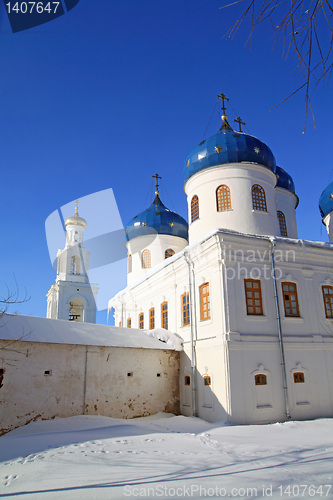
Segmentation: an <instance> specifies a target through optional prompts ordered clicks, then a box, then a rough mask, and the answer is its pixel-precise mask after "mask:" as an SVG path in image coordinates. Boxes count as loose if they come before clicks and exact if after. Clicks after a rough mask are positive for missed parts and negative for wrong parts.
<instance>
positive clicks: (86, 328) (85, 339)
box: [0, 314, 183, 351]
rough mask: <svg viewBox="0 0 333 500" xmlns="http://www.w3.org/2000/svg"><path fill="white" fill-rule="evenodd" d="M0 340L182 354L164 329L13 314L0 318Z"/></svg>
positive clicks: (176, 340)
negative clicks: (161, 350)
mask: <svg viewBox="0 0 333 500" xmlns="http://www.w3.org/2000/svg"><path fill="white" fill-rule="evenodd" d="M0 339H2V340H21V341H25V342H45V343H52V344H71V345H97V346H110V347H135V348H144V349H172V350H176V351H181V350H182V342H183V341H182V338H181V337H179V336H178V335H176V334H174V333H172V332H169V331H168V330H164V329H163V328H157V329H155V330H138V329H135V328H119V327H116V326H108V325H95V324H92V323H78V322H74V321H65V320H60V319H48V318H37V317H34V316H20V315H12V314H4V315H3V316H2V317H1V318H0Z"/></svg>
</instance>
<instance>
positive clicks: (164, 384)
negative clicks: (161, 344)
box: [0, 340, 179, 434]
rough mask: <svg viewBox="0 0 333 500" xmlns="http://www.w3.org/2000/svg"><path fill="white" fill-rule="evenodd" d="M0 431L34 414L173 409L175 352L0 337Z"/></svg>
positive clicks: (126, 414) (119, 414)
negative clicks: (1, 372) (0, 376)
mask: <svg viewBox="0 0 333 500" xmlns="http://www.w3.org/2000/svg"><path fill="white" fill-rule="evenodd" d="M0 349H2V354H3V356H2V357H3V358H4V360H3V361H2V360H1V361H0V368H3V369H4V370H5V373H4V378H3V385H2V387H1V388H0V434H3V433H5V432H7V431H9V430H11V429H14V428H16V427H19V426H21V425H24V424H27V423H28V422H30V421H32V420H35V419H37V418H44V419H50V418H54V417H56V416H57V417H70V416H74V415H82V414H86V415H105V416H109V417H114V418H134V417H141V416H146V415H152V414H154V413H157V412H159V411H165V412H172V413H175V414H178V413H179V390H178V387H179V385H178V377H179V375H178V372H179V352H175V351H171V350H162V349H137V348H128V347H127V348H123V347H104V346H102V347H99V346H79V345H75V346H74V345H66V344H47V343H41V342H22V341H16V342H14V343H9V341H4V340H0Z"/></svg>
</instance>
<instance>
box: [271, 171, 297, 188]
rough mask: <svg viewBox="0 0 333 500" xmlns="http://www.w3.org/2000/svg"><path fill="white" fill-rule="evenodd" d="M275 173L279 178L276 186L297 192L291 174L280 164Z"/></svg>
mask: <svg viewBox="0 0 333 500" xmlns="http://www.w3.org/2000/svg"><path fill="white" fill-rule="evenodd" d="M275 174H276V178H277V183H276V187H280V188H283V189H287V190H288V191H291V192H292V193H294V194H295V184H294V181H293V178H292V177H291V175H289V174H288V173H287V172H286V171H285V170H283V168H281V167H278V166H276V170H275Z"/></svg>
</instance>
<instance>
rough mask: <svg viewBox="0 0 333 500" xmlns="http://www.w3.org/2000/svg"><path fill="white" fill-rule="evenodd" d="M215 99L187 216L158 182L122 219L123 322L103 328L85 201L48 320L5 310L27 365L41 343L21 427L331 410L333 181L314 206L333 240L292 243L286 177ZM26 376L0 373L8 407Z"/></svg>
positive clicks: (6, 329) (69, 226) (114, 305)
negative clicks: (61, 420)
mask: <svg viewBox="0 0 333 500" xmlns="http://www.w3.org/2000/svg"><path fill="white" fill-rule="evenodd" d="M218 97H220V98H221V99H222V110H223V114H222V124H221V127H220V129H219V130H218V132H217V133H216V134H215V135H213V136H212V137H209V138H208V139H206V140H203V141H202V142H200V144H198V145H197V146H196V147H195V148H194V149H193V150H192V151H191V152H190V153H189V155H188V156H187V158H186V160H185V163H184V191H185V194H186V196H187V204H188V221H189V222H188V223H187V222H186V221H185V220H184V219H183V218H182V217H181V216H180V215H178V214H177V213H175V212H173V211H171V210H169V209H168V208H166V207H165V206H164V204H163V203H162V201H161V199H160V194H159V179H160V177H159V176H158V175H157V174H156V175H155V176H153V177H155V179H156V191H155V198H154V200H153V202H152V204H151V206H150V207H148V208H147V209H146V210H144V211H143V212H141V213H139V214H138V215H136V216H135V217H134V218H133V219H132V220H131V221H130V222H129V223H128V224H127V225H126V228H125V232H126V239H127V243H126V247H127V252H128V269H127V286H126V288H125V289H124V290H121V291H119V292H118V293H117V294H116V295H115V296H114V297H112V298H110V300H109V311H113V312H114V319H115V327H110V326H104V325H95V324H94V323H95V321H96V305H95V300H96V296H97V292H98V286H97V284H91V283H90V282H89V252H87V250H86V249H85V248H84V230H85V228H86V226H87V222H86V220H85V219H83V218H82V217H80V215H79V213H78V205H76V209H75V213H74V215H73V216H72V217H69V218H68V219H66V221H65V227H66V244H65V248H64V249H62V250H59V251H58V255H57V257H58V268H57V278H56V282H55V284H53V285H52V286H51V288H50V290H49V292H48V295H47V297H48V306H47V318H49V319H42V318H33V319H29V320H28V319H27V318H26V319H24V317H18V318H9V317H8V318H7V320H6V324H5V325H3V328H0V336H1V339H2V341H3V342H6V341H8V340H10V339H13V338H14V333H13V332H17V331H18V326H17V325H18V324H19V326H20V328H21V329H22V331H23V329H24V325H26V326H25V328H26V329H28V330H29V329H30V331H31V332H32V335H31V337H30V339H25V338H22V339H21V341H22V342H21V343H22V344H24V346H23V347H22V352H30V356H31V355H32V354H31V352H32V349H31V348H28V347H27V346H26V344H29V342H30V343H31V344H34V349H35V352H36V363H35V365H32V364H31V361H29V363H28V361H27V363H28V364H26V365H24V366H25V369H26V370H31V369H32V368H31V367H32V366H34V368H33V369H34V372H33V376H32V377H31V378H30V380H29V381H28V384H29V386H28V387H29V390H30V391H31V390H32V389H31V387H33V388H34V391H35V396H36V397H35V401H37V400H38V402H39V407H38V408H39V409H38V410H37V409H36V408H37V406H38V405H37V406H36V407H34V408H32V405H31V401H30V400H31V398H30V399H29V398H28V399H29V401H28V400H25V401H24V404H23V407H24V405H25V407H26V413H25V416H24V418H23V417H22V419H21V420H20V423H22V422H23V423H25V422H26V421H28V420H27V419H28V416H31V415H36V416H38V415H39V416H42V418H52V416H55V415H58V416H70V415H75V414H102V415H108V416H113V417H117V418H118V417H120V418H121V417H122V418H132V417H135V416H144V415H148V414H152V413H153V412H156V411H171V412H173V413H180V414H183V415H186V416H192V415H194V416H198V417H200V418H203V419H205V420H208V421H210V422H214V421H223V422H227V423H235V424H248V423H268V422H274V421H284V420H287V419H290V418H291V419H301V420H303V419H311V418H316V417H333V246H332V244H333V215H332V214H333V183H332V184H330V185H329V186H328V187H327V188H326V189H325V191H324V192H323V193H322V195H321V197H320V211H321V215H322V217H323V223H324V224H325V225H326V227H327V231H328V235H329V240H330V243H323V242H314V241H307V240H300V239H298V235H297V222H296V207H297V205H298V197H297V195H296V193H295V186H294V182H293V179H292V177H291V176H290V175H289V174H288V173H287V172H286V171H285V170H284V169H283V168H281V167H279V166H277V164H276V161H275V158H274V155H273V153H272V151H271V150H270V148H269V147H268V146H267V145H266V144H265V143H263V142H262V141H261V140H259V139H257V138H256V137H253V136H251V135H248V134H245V133H244V132H242V131H241V125H242V122H241V119H240V118H238V119H237V120H235V121H236V122H237V123H238V128H239V130H237V131H236V130H234V129H233V128H232V127H231V126H230V124H229V122H228V118H227V116H226V107H225V101H227V98H226V97H225V96H224V94H221V96H218ZM88 222H89V221H88ZM20 321H21V323H19V322H20ZM12 325H13V326H12ZM14 327H15V328H16V330H15V328H14ZM41 331H45V334H44V336H43V334H41V333H38V332H41ZM147 336H148V338H149V339H150V340H149V341H148V340H147ZM1 339H0V343H1ZM46 344H47V345H48V347H47V346H46ZM65 344H66V345H67V347H66V346H65ZM52 346H53V347H52ZM29 347H30V346H29ZM52 349H53V350H52ZM51 351H52V352H51ZM110 356H111V358H110ZM27 358H28V355H27ZM110 359H113V361H112V362H111V363H110ZM45 360H46V361H45ZM59 360H60V361H59ZM41 363H42V366H43V368H41ZM43 363H44V364H43ZM5 370H6V373H5ZM10 370H11V371H10ZM15 370H16V371H15ZM43 370H44V371H43ZM19 371H20V365H16V366H15V367H14V368H9V367H8V368H6V369H5V368H3V369H2V372H0V375H2V376H3V377H4V378H3V380H4V383H3V387H2V388H1V390H0V405H1V403H2V399H1V398H2V396H3V395H4V394H6V393H5V392H4V391H6V390H7V389H6V381H10V377H13V378H15V377H16V379H15V380H16V383H15V384H16V385H15V384H14V385H13V387H12V390H10V386H8V387H9V389H8V392H7V398H9V400H10V399H11V398H12V399H13V396H12V394H14V393H15V390H16V391H17V390H20V389H18V388H21V386H22V377H21V378H20V377H19V375H18V374H19ZM11 373H12V374H13V375H11ZM50 374H51V376H52V377H54V378H52V379H51V378H50ZM43 375H44V378H43ZM45 377H46V378H45ZM56 377H58V378H56ZM42 378H43V380H42ZM71 381H75V384H76V386H75V387H74V386H73V385H72V382H71ZM32 382H33V384H35V385H32ZM87 384H88V385H87ZM41 387H42V389H41ZM22 393H24V389H22ZM41 393H43V397H42V395H41ZM81 393H82V394H81ZM45 394H46V395H47V397H46V396H45ZM55 394H56V398H55ZM79 394H81V396H79ZM44 396H45V397H44ZM43 398H44V399H43ZM55 399H56V402H57V403H56V402H55ZM3 401H5V396H3ZM82 401H83V403H82ZM16 403H17V401H16V400H15V398H14V399H13V401H12V402H9V403H8V415H10V416H9V417H8V426H7V427H6V429H7V430H8V429H9V428H10V426H11V425H12V424H11V421H12V420H11V419H13V418H14V417H15V418H18V417H17V416H16V413H15V412H17V410H16V409H15V406H16ZM5 404H7V403H4V405H5ZM48 405H49V406H48ZM21 406H22V405H21ZM3 407H6V406H3ZM21 413H22V414H23V410H21ZM32 418H35V417H32ZM0 430H1V429H0Z"/></svg>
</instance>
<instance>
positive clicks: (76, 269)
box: [71, 255, 80, 274]
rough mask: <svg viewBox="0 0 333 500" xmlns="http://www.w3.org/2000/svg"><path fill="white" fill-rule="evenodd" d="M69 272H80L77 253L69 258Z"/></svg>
mask: <svg viewBox="0 0 333 500" xmlns="http://www.w3.org/2000/svg"><path fill="white" fill-rule="evenodd" d="M71 274H80V259H79V257H78V256H77V255H73V256H72V258H71Z"/></svg>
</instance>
